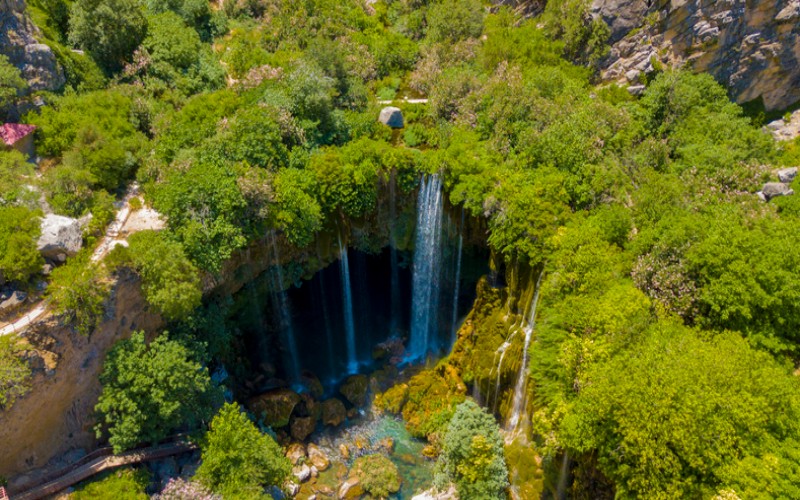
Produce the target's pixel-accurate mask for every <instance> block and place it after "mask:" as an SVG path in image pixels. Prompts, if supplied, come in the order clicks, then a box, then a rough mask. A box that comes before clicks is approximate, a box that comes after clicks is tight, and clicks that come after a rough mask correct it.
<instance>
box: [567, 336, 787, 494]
mask: <svg viewBox="0 0 800 500" xmlns="http://www.w3.org/2000/svg"><path fill="white" fill-rule="evenodd" d="M586 381H587V382H586V383H585V384H584V385H583V386H582V389H581V392H580V393H579V395H578V399H577V400H576V402H575V404H574V405H573V406H572V407H570V409H569V412H568V415H567V416H566V417H565V419H564V421H563V424H562V428H561V433H560V436H561V439H562V440H563V442H564V443H565V444H566V446H567V447H568V449H570V450H572V451H573V455H574V454H575V453H591V454H593V455H594V456H596V457H597V463H598V467H599V469H600V471H601V472H602V473H603V474H604V475H605V476H606V477H607V478H609V479H610V480H611V481H613V483H614V484H615V486H616V491H617V495H618V496H619V497H622V498H628V497H639V496H647V497H649V498H678V497H698V496H703V495H702V493H703V492H704V491H708V490H709V489H710V490H711V491H716V490H717V489H718V488H720V487H724V486H727V485H726V484H725V482H726V481H729V480H730V479H731V476H730V474H729V471H730V469H729V468H730V467H731V466H732V465H733V464H734V463H735V462H736V461H739V460H741V459H743V458H744V457H753V458H756V459H758V458H760V457H765V456H766V455H767V454H770V453H775V451H776V450H777V449H778V448H780V447H781V446H782V445H781V443H782V442H783V441H784V440H787V439H792V440H795V441H796V440H797V439H798V436H799V435H800V424H798V422H800V420H798V416H799V415H798V413H799V412H800V397H798V394H800V392H798V384H800V381H798V380H797V378H796V377H794V376H793V375H792V374H791V373H790V372H789V370H788V369H787V367H785V366H782V365H780V364H778V363H777V362H776V361H775V360H774V359H772V358H771V357H770V356H769V355H768V354H766V353H763V352H759V351H756V350H754V349H752V348H751V347H750V346H749V345H748V344H747V342H745V341H744V340H743V339H742V338H741V337H740V336H738V335H736V334H732V333H731V334H719V335H717V336H715V337H712V338H710V339H704V338H701V337H700V336H699V335H698V334H697V333H696V332H695V331H692V330H690V329H688V328H685V327H683V326H680V325H671V324H660V325H658V326H656V327H654V328H653V329H652V330H651V331H650V333H649V334H648V335H647V336H646V337H645V338H644V339H643V340H642V341H641V342H637V343H635V344H633V345H631V346H630V347H629V348H627V349H624V350H622V351H621V352H618V353H617V354H616V355H614V356H613V358H611V359H610V360H609V361H608V362H604V363H596V364H595V365H594V366H592V367H591V368H589V370H588V372H587V376H586ZM743 465H746V464H743ZM740 484H745V483H744V482H742V483H740ZM764 487H767V485H764Z"/></svg>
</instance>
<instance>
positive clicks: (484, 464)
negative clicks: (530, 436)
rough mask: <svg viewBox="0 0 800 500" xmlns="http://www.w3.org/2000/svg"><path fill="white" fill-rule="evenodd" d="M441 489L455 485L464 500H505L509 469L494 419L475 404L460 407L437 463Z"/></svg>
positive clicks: (450, 426) (452, 421)
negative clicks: (476, 499) (482, 499)
mask: <svg viewBox="0 0 800 500" xmlns="http://www.w3.org/2000/svg"><path fill="white" fill-rule="evenodd" d="M437 470H438V473H437V481H436V482H437V487H440V488H441V487H444V486H445V485H446V483H447V482H448V481H449V482H453V483H455V485H456V488H457V490H458V495H459V497H460V498H503V497H504V496H505V489H506V488H507V487H508V469H507V467H506V462H505V457H504V455H503V439H502V438H501V437H500V429H499V427H498V425H497V422H495V420H494V417H492V416H491V415H490V414H488V413H486V411H485V410H483V409H482V408H481V407H480V406H478V405H477V404H476V403H475V402H474V401H472V400H467V401H464V402H463V403H461V404H460V405H458V407H457V408H456V412H455V414H454V415H453V418H452V419H451V420H450V425H448V426H447V433H446V434H445V436H444V444H443V447H442V454H441V455H439V462H438V463H437Z"/></svg>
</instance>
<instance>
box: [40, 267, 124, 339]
mask: <svg viewBox="0 0 800 500" xmlns="http://www.w3.org/2000/svg"><path fill="white" fill-rule="evenodd" d="M110 291H111V287H110V283H109V280H108V272H107V271H106V269H105V267H104V266H103V265H102V264H97V263H94V262H90V261H89V258H88V254H86V253H84V254H80V255H78V256H76V257H73V258H72V259H70V260H69V261H68V262H67V264H66V265H64V266H61V267H58V268H56V269H55V270H53V274H52V275H51V277H50V284H49V285H48V286H47V292H46V297H47V299H48V300H49V301H50V304H51V305H52V306H53V310H54V311H55V312H56V314H62V315H64V316H65V318H66V319H67V321H70V322H73V323H74V324H75V327H76V328H77V330H78V332H79V333H80V334H82V335H89V334H90V333H91V332H92V330H94V329H95V328H96V327H97V326H98V325H99V324H100V321H101V320H102V319H103V313H104V311H105V301H106V299H107V298H108V296H109V292H110Z"/></svg>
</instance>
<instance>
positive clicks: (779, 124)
mask: <svg viewBox="0 0 800 500" xmlns="http://www.w3.org/2000/svg"><path fill="white" fill-rule="evenodd" d="M766 128H767V130H768V131H769V132H770V133H771V134H772V136H773V137H774V138H775V140H777V141H793V140H795V139H797V138H798V137H800V109H798V110H797V111H795V112H794V113H792V114H791V115H789V119H788V120H787V119H785V118H779V119H777V120H775V121H772V122H769V124H768V125H767V127H766Z"/></svg>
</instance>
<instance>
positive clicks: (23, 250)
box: [0, 207, 44, 282]
mask: <svg viewBox="0 0 800 500" xmlns="http://www.w3.org/2000/svg"><path fill="white" fill-rule="evenodd" d="M39 220H40V219H39V214H38V212H34V211H32V210H29V209H27V208H24V207H0V273H2V275H3V277H4V278H5V279H7V280H10V281H20V282H25V281H28V278H30V277H31V276H32V275H33V274H36V273H37V272H39V271H40V270H41V269H42V266H43V265H44V259H43V258H42V256H41V254H39V250H38V249H37V241H38V240H39V235H40V234H41V232H42V231H41V227H40V222H39Z"/></svg>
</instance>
